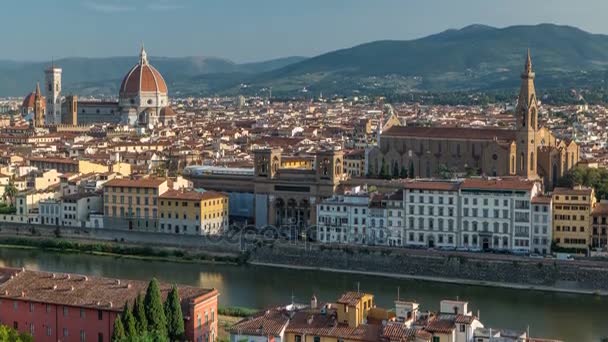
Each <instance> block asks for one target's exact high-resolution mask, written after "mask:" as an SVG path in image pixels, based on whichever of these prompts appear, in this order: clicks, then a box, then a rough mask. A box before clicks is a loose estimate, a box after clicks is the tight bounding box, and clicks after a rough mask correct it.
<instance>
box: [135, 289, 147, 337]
mask: <svg viewBox="0 0 608 342" xmlns="http://www.w3.org/2000/svg"><path fill="white" fill-rule="evenodd" d="M133 317H134V318H135V330H136V331H137V333H138V334H143V333H145V332H146V331H148V319H147V317H146V310H145V308H144V298H143V297H142V296H141V293H140V294H138V295H137V298H135V302H134V303H133Z"/></svg>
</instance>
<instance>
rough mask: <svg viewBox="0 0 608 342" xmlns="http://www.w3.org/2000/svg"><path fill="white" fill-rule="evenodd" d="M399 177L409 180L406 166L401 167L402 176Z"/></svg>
mask: <svg viewBox="0 0 608 342" xmlns="http://www.w3.org/2000/svg"><path fill="white" fill-rule="evenodd" d="M399 176H400V177H401V178H407V177H408V175H407V170H406V169H405V166H404V165H401V173H400V175H399Z"/></svg>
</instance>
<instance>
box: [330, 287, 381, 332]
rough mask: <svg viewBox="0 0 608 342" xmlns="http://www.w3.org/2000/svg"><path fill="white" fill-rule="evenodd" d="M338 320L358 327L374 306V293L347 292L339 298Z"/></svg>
mask: <svg viewBox="0 0 608 342" xmlns="http://www.w3.org/2000/svg"><path fill="white" fill-rule="evenodd" d="M336 304H337V311H338V322H339V323H346V324H348V326H349V327H358V326H359V324H362V323H363V321H364V319H365V318H366V317H367V313H368V312H369V310H370V309H371V308H373V307H374V295H371V294H367V293H361V292H346V293H344V294H343V295H342V297H340V299H338V302H337V303H336Z"/></svg>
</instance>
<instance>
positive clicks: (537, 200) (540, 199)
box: [532, 195, 553, 204]
mask: <svg viewBox="0 0 608 342" xmlns="http://www.w3.org/2000/svg"><path fill="white" fill-rule="evenodd" d="M552 200H553V199H552V198H551V196H543V195H539V196H535V197H534V198H532V204H551V201H552Z"/></svg>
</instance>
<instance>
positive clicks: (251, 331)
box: [230, 308, 289, 336]
mask: <svg viewBox="0 0 608 342" xmlns="http://www.w3.org/2000/svg"><path fill="white" fill-rule="evenodd" d="M288 322H289V313H288V312H287V311H286V310H284V309H282V308H273V309H270V310H267V311H262V312H259V313H258V314H256V315H254V316H253V317H248V318H245V319H243V320H241V321H239V322H237V323H236V324H234V325H233V326H232V327H230V332H232V333H236V334H244V335H254V336H278V335H280V334H281V332H282V331H283V329H285V326H286V325H287V323H288Z"/></svg>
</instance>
